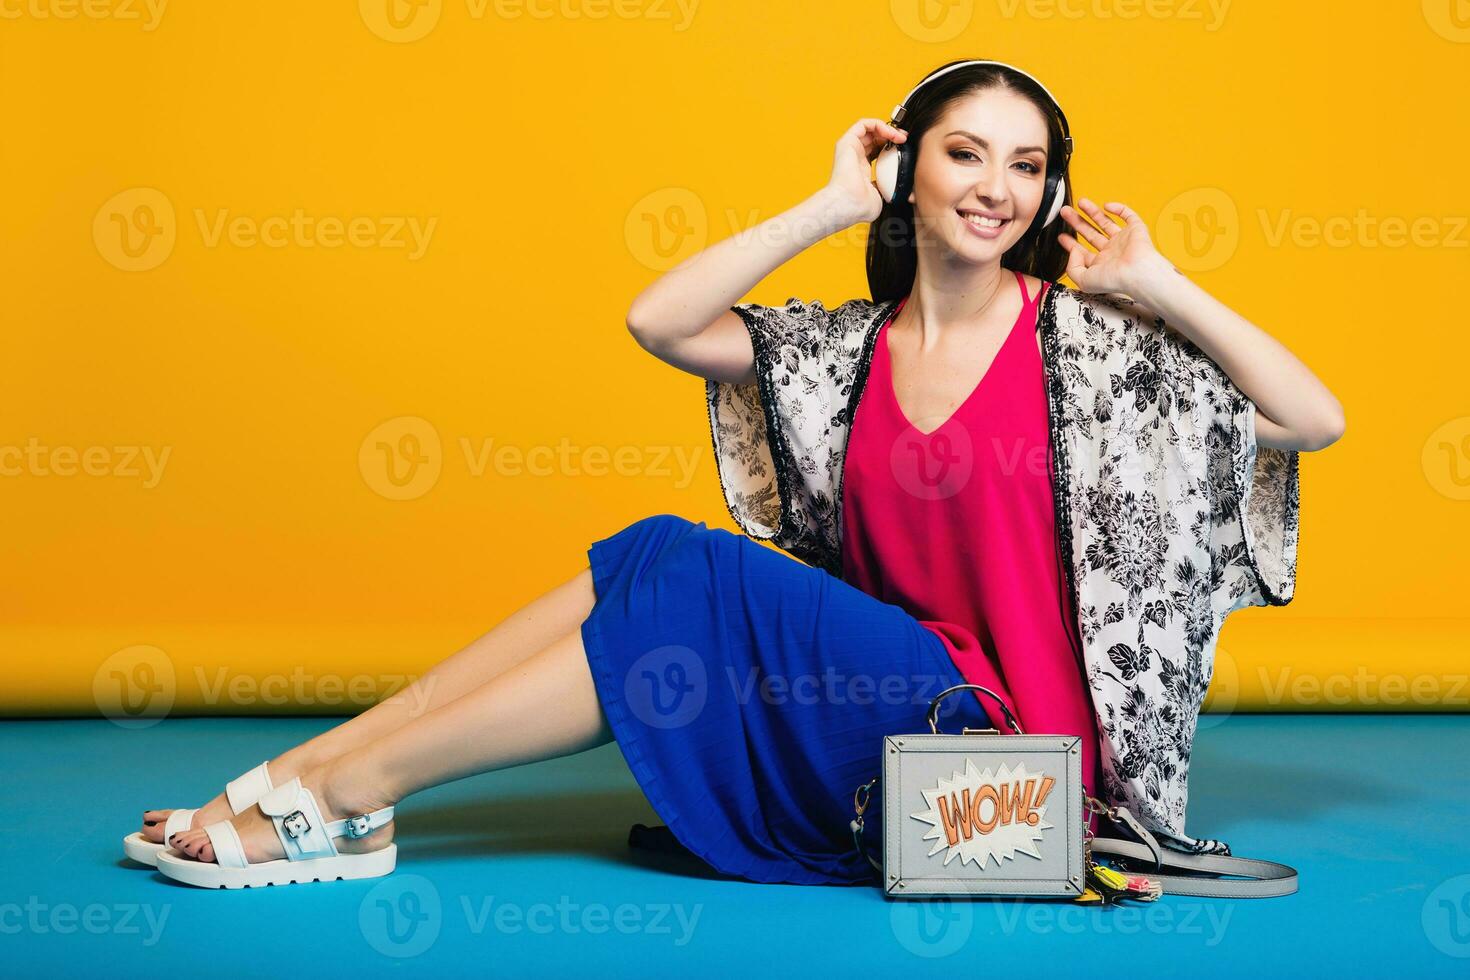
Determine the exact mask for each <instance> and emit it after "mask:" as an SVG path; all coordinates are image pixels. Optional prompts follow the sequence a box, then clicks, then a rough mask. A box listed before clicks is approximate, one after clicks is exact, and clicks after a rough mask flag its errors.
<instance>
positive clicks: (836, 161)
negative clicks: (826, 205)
mask: <svg viewBox="0 0 1470 980" xmlns="http://www.w3.org/2000/svg"><path fill="white" fill-rule="evenodd" d="M906 139H908V133H907V132H905V131H904V130H902V129H898V128H896V127H893V126H890V125H888V123H886V122H884V121H883V120H881V119H859V120H858V121H857V122H855V123H853V125H852V128H851V129H849V130H848V131H847V132H845V133H843V134H842V136H841V138H839V139H838V140H837V149H836V152H835V154H834V155H833V159H832V179H831V180H829V181H828V182H827V189H828V190H829V191H831V192H833V194H834V195H835V197H836V199H837V200H838V201H839V202H840V203H841V205H842V207H843V208H850V211H849V212H848V213H849V214H850V215H851V220H850V221H849V222H848V224H849V225H853V224H857V223H858V222H860V221H863V222H865V221H873V220H875V219H876V218H877V217H878V212H880V211H882V210H883V204H884V201H883V195H882V194H879V193H878V186H877V185H876V184H875V183H873V175H872V171H873V166H872V164H873V161H874V160H875V159H877V157H878V154H879V152H880V151H882V149H883V146H884V144H885V143H887V142H889V141H890V140H892V141H893V142H895V143H902V142H903V141H904V140H906Z"/></svg>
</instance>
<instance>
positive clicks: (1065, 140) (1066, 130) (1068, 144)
mask: <svg viewBox="0 0 1470 980" xmlns="http://www.w3.org/2000/svg"><path fill="white" fill-rule="evenodd" d="M971 65H996V66H998V67H1000V68H1009V69H1010V70H1011V71H1013V72H1015V73H1016V74H1018V75H1021V76H1023V77H1025V78H1028V79H1030V80H1031V81H1032V82H1033V83H1035V85H1036V87H1037V88H1039V89H1041V91H1042V92H1043V93H1044V94H1045V95H1046V98H1047V101H1049V102H1050V103H1051V107H1052V109H1053V111H1055V112H1056V114H1057V119H1058V121H1059V122H1061V124H1062V152H1063V154H1064V155H1065V157H1066V159H1071V157H1072V129H1071V127H1070V126H1068V125H1067V114H1066V113H1065V112H1063V111H1062V104H1061V103H1060V102H1058V101H1057V99H1056V96H1054V95H1052V94H1051V92H1050V91H1048V89H1047V87H1046V86H1045V85H1043V84H1041V80H1040V79H1039V78H1037V77H1036V76H1035V75H1032V74H1031V73H1030V72H1028V71H1025V70H1023V69H1020V68H1017V67H1016V66H1015V65H1010V64H1007V63H1005V62H1004V61H959V62H956V63H955V64H952V65H948V66H946V67H944V68H941V69H939V70H938V71H936V72H934V73H932V74H930V75H927V76H925V77H924V78H923V79H922V80H921V81H920V82H919V84H917V85H915V86H914V87H913V88H911V89H909V94H908V95H905V96H904V97H903V101H902V102H900V103H899V104H898V105H896V106H894V107H893V117H892V118H891V119H889V121H888V124H889V125H890V126H897V125H898V124H899V123H901V122H903V117H904V116H905V115H906V114H907V113H908V103H909V99H912V98H913V97H914V93H915V92H917V91H919V89H921V88H923V87H924V86H925V85H928V84H929V83H930V82H932V81H934V80H935V79H936V78H939V77H940V76H942V75H948V74H949V73H950V72H952V71H957V70H959V69H961V68H968V67H970V66H971Z"/></svg>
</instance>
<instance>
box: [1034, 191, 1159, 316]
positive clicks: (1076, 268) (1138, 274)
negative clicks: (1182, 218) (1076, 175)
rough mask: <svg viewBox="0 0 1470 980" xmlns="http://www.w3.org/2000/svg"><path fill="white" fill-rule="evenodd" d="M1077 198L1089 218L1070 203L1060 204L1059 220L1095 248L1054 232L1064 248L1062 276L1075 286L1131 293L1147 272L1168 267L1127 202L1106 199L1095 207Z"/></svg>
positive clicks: (1090, 291)
mask: <svg viewBox="0 0 1470 980" xmlns="http://www.w3.org/2000/svg"><path fill="white" fill-rule="evenodd" d="M1077 203H1078V204H1079V205H1080V206H1081V208H1082V211H1083V212H1084V213H1085V214H1086V215H1087V217H1088V218H1091V219H1092V222H1088V221H1087V219H1086V218H1084V217H1083V216H1082V215H1081V214H1078V213H1077V211H1076V210H1075V209H1073V208H1072V207H1071V206H1067V207H1064V208H1062V219H1063V220H1065V221H1066V222H1067V224H1068V225H1070V226H1071V227H1072V229H1073V230H1074V231H1076V233H1077V235H1078V236H1079V237H1080V238H1082V239H1083V241H1086V242H1087V244H1088V245H1091V246H1092V248H1093V249H1096V251H1091V250H1089V249H1088V248H1087V246H1086V245H1083V244H1082V243H1081V242H1079V241H1078V240H1077V238H1074V237H1073V236H1071V235H1069V234H1067V233H1066V232H1060V233H1058V235H1057V241H1059V242H1061V243H1062V247H1063V248H1065V249H1066V250H1067V275H1068V277H1069V278H1071V280H1072V281H1073V282H1075V283H1076V284H1077V288H1078V289H1080V290H1082V291H1083V292H1087V293H1123V294H1125V295H1128V296H1134V297H1136V296H1137V291H1138V290H1139V289H1140V287H1141V286H1142V285H1143V283H1145V282H1146V281H1148V278H1149V277H1151V276H1155V275H1157V274H1158V273H1159V271H1160V270H1161V269H1163V270H1170V269H1172V268H1173V266H1172V265H1171V264H1170V263H1169V261H1168V260H1167V259H1165V258H1164V257H1163V256H1162V255H1160V254H1159V251H1158V249H1156V248H1154V243H1153V239H1152V238H1151V237H1149V233H1148V226H1147V225H1145V224H1144V223H1143V219H1142V218H1140V217H1139V216H1138V213H1137V212H1135V211H1134V210H1133V209H1132V208H1130V207H1128V205H1126V204H1119V203H1117V202H1116V201H1110V202H1109V203H1108V204H1107V205H1106V208H1100V207H1098V206H1097V205H1096V204H1094V203H1093V202H1092V201H1090V200H1088V199H1087V198H1085V197H1084V198H1082V199H1081V200H1080V201H1078V202H1077ZM1120 223H1121V227H1120Z"/></svg>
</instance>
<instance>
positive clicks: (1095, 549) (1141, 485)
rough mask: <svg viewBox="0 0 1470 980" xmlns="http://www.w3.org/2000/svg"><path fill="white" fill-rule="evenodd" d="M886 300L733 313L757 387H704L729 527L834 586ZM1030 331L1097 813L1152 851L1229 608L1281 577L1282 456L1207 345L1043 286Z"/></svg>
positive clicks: (1259, 598)
mask: <svg viewBox="0 0 1470 980" xmlns="http://www.w3.org/2000/svg"><path fill="white" fill-rule="evenodd" d="M896 306H897V300H891V301H887V302H883V303H874V302H873V301H871V300H866V299H853V300H848V301H847V302H845V303H842V304H841V305H840V306H838V307H836V308H835V309H831V310H828V309H827V308H825V307H824V306H823V305H822V304H821V303H820V302H811V303H807V302H803V301H802V300H799V299H796V298H794V297H793V298H792V299H790V300H788V301H787V303H786V305H785V306H760V305H757V304H754V303H743V304H740V305H738V306H735V307H732V309H734V310H735V311H736V312H737V313H739V314H740V316H741V317H742V319H743V320H744V321H745V325H746V328H747V330H748V331H749V332H750V337H751V341H752V344H753V345H754V349H755V364H756V375H757V381H756V383H754V384H744V385H742V384H734V383H729V382H716V381H707V382H706V386H705V398H706V403H707V407H708V411H709V421H710V436H711V439H712V441H713V444H714V451H715V459H716V464H717V468H718V473H719V478H720V487H721V489H722V491H723V493H724V496H725V502H726V505H727V506H728V507H729V509H730V513H731V515H732V516H733V517H734V519H735V523H736V524H737V525H739V527H740V529H741V530H742V531H744V532H745V533H746V534H747V535H749V536H750V537H752V538H756V539H758V540H762V541H770V542H771V543H773V544H775V545H777V546H779V547H781V548H784V549H785V550H786V551H788V552H790V553H791V554H792V555H794V556H795V557H797V558H799V559H801V560H802V561H804V562H806V563H807V564H809V565H813V566H816V567H818V568H821V569H824V570H825V571H827V572H829V573H830V574H832V575H834V576H837V577H839V578H840V577H841V574H842V572H841V569H842V564H841V553H842V552H841V534H842V524H843V522H842V520H841V515H842V471H843V469H842V464H843V458H844V452H845V450H846V447H847V440H848V433H849V429H850V426H851V423H852V419H853V415H854V412H855V411H856V409H857V405H858V399H859V398H860V397H861V395H862V391H863V385H864V383H865V381H866V380H867V374H868V368H869V364H870V363H871V360H872V355H873V344H874V341H875V340H876V338H877V335H878V329H879V327H880V326H881V325H882V324H883V322H884V321H885V320H886V319H887V318H888V315H889V314H890V313H891V312H892V311H893V309H894V308H895V307H896ZM1038 328H1039V330H1040V334H1041V346H1042V353H1043V357H1042V360H1043V363H1044V365H1045V371H1046V389H1047V402H1048V412H1049V419H1050V426H1049V427H1050V431H1051V443H1052V451H1053V455H1054V457H1055V460H1056V470H1055V473H1054V476H1053V480H1052V484H1053V498H1054V501H1055V506H1056V525H1057V531H1058V534H1059V537H1060V539H1061V549H1062V554H1063V555H1064V556H1068V560H1067V562H1066V563H1065V564H1066V566H1067V588H1068V589H1069V590H1070V592H1071V596H1072V602H1073V606H1072V608H1074V609H1076V610H1077V611H1078V620H1079V622H1078V626H1079V632H1080V634H1081V636H1082V638H1083V644H1082V645H1083V654H1084V661H1085V670H1086V674H1087V683H1088V686H1089V688H1090V689H1091V693H1092V703H1093V708H1094V710H1095V711H1096V713H1097V718H1098V724H1099V731H1100V733H1101V735H1102V738H1101V743H1102V744H1101V765H1102V772H1103V782H1102V787H1101V791H1100V792H1101V795H1102V796H1103V798H1104V800H1105V802H1108V803H1110V804H1123V805H1126V806H1127V807H1128V809H1129V810H1130V811H1131V812H1132V813H1133V814H1134V815H1135V816H1137V817H1138V818H1139V820H1140V821H1141V822H1142V823H1143V825H1144V826H1145V827H1147V828H1148V829H1149V830H1150V831H1152V832H1153V833H1154V834H1155V835H1156V836H1157V837H1158V838H1159V840H1160V843H1162V844H1166V845H1167V846H1171V847H1174V848H1176V849H1178V850H1184V851H1189V852H1192V853H1204V854H1229V853H1230V849H1229V845H1227V844H1226V843H1224V842H1223V841H1219V840H1211V839H1196V838H1193V837H1190V836H1189V835H1188V834H1186V833H1185V829H1184V816H1185V814H1184V811H1185V802H1186V800H1187V797H1188V775H1189V755H1190V748H1191V745H1192V744H1193V741H1194V732H1195V725H1196V722H1197V720H1198V715H1199V708H1200V703H1201V702H1202V701H1203V700H1204V696H1205V690H1206V688H1208V687H1209V683H1210V677H1211V675H1212V674H1213V671H1214V654H1215V642H1216V639H1217V637H1218V634H1219V630H1220V627H1221V625H1222V624H1223V623H1224V620H1225V617H1226V616H1227V615H1229V614H1230V613H1231V612H1233V611H1234V610H1236V609H1241V608H1243V607H1245V606H1258V605H1274V606H1284V605H1286V604H1287V603H1288V602H1290V601H1291V598H1292V593H1293V591H1294V589H1295V585H1296V546H1297V515H1298V474H1297V453H1296V452H1295V451H1287V450H1280V449H1272V448H1265V447H1258V446H1257V444H1256V436H1255V410H1256V407H1255V404H1254V403H1253V402H1252V401H1251V400H1250V399H1249V398H1248V397H1246V396H1245V395H1244V394H1243V393H1242V392H1241V391H1240V389H1239V388H1237V387H1236V386H1235V384H1234V383H1233V382H1232V381H1231V379H1230V377H1229V376H1228V375H1227V374H1226V373H1225V372H1224V371H1223V370H1221V369H1220V368H1219V367H1218V366H1217V365H1216V364H1215V363H1214V362H1213V361H1212V360H1210V359H1209V357H1208V356H1207V355H1205V353H1204V352H1203V351H1201V350H1200V349H1199V348H1198V347H1197V346H1195V345H1194V344H1193V343H1192V342H1190V341H1189V340H1188V339H1187V338H1186V337H1184V336H1183V335H1182V334H1180V333H1178V332H1177V331H1174V330H1171V329H1169V328H1167V327H1166V326H1165V325H1164V322H1163V320H1162V319H1160V318H1157V317H1154V316H1152V315H1151V314H1149V313H1148V312H1147V311H1145V310H1143V309H1142V308H1141V307H1139V306H1137V305H1136V304H1134V303H1132V302H1131V301H1129V300H1127V299H1125V298H1123V297H1118V296H1103V295H1092V294H1088V293H1083V292H1080V291H1078V290H1074V289H1068V288H1065V287H1062V286H1058V285H1056V284H1053V285H1052V286H1051V287H1050V288H1049V289H1048V290H1047V294H1046V297H1045V299H1044V300H1043V303H1042V307H1041V312H1040V314H1039V324H1038Z"/></svg>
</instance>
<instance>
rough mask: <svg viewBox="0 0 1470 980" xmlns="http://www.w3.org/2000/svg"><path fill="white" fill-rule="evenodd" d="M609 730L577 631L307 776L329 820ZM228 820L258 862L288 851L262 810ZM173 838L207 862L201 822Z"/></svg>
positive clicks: (359, 844) (577, 744)
mask: <svg viewBox="0 0 1470 980" xmlns="http://www.w3.org/2000/svg"><path fill="white" fill-rule="evenodd" d="M611 738H612V733H611V731H610V730H609V729H608V726H607V719H606V717H605V716H604V715H603V713H602V706H601V703H600V702H599V700H598V698H597V690H596V687H595V686H594V685H593V682H592V672H591V669H590V667H589V665H588V663H587V654H586V651H585V649H584V648H583V646H582V635H581V631H580V629H575V630H572V631H570V632H568V633H567V634H566V635H565V636H563V637H561V638H560V639H558V640H556V641H555V642H554V643H552V644H551V645H550V646H548V647H547V648H546V649H545V650H542V651H541V652H540V653H538V654H536V655H535V656H533V657H531V658H530V659H528V660H525V661H524V662H522V663H520V664H518V665H517V666H515V667H512V668H510V669H509V670H507V671H505V672H504V673H502V674H500V675H498V676H496V677H494V678H492V679H491V680H489V681H486V682H485V683H484V684H482V685H480V686H479V687H477V688H475V689H474V690H473V691H471V692H469V693H468V694H465V695H464V696H462V697H460V698H458V699H456V700H454V701H451V702H449V703H448V704H445V705H443V706H441V707H438V708H436V709H434V710H433V711H430V712H428V713H427V714H425V715H422V716H420V717H417V718H413V719H411V720H409V721H407V722H405V723H404V724H403V725H401V726H399V727H398V728H397V729H395V730H393V731H391V732H388V733H386V734H384V735H383V736H381V737H379V738H377V739H374V740H373V741H371V742H369V743H367V744H365V745H361V746H357V747H354V748H350V749H348V750H347V751H346V752H343V753H342V754H340V755H338V756H336V757H335V758H332V759H330V760H328V761H326V762H325V763H323V764H321V765H319V766H317V767H315V768H313V769H311V770H310V771H309V772H306V773H304V774H303V775H302V777H301V781H302V784H303V785H304V786H305V787H306V788H307V789H309V790H311V791H312V793H313V795H315V797H316V799H317V801H318V803H319V804H320V805H321V807H322V814H323V816H324V817H325V818H326V819H327V820H340V819H342V818H344V817H349V816H354V815H356V814H360V813H367V812H370V811H372V810H376V809H378V808H380V807H384V806H390V805H396V804H397V803H398V802H399V801H400V800H402V799H403V798H404V797H406V796H408V795H410V794H412V793H416V792H418V791H419V790H422V789H427V788H428V787H431V786H437V785H439V784H441V783H447V782H451V781H453V780H456V779H463V778H464V777H466V776H472V775H475V774H477V773H482V772H489V771H491V770H495V769H505V768H508V767H510V766H517V765H522V764H525V763H528V762H537V761H540V760H542V759H551V758H556V757H558V756H563V755H570V754H572V753H575V752H581V751H583V750H584V749H590V748H593V747H595V746H598V745H602V744H604V743H606V742H608V741H610V740H611ZM232 822H233V823H234V825H235V829H236V831H238V832H239V834H240V839H241V841H242V842H243V843H244V845H245V853H246V855H247V856H248V858H249V859H250V860H251V861H252V862H259V861H266V860H272V859H278V858H281V857H283V856H284V851H283V850H282V849H281V845H280V841H279V840H278V839H277V838H276V835H275V831H274V829H273V828H272V827H271V824H270V821H269V820H267V819H266V818H265V817H264V816H263V815H262V814H261V813H260V811H259V810H258V809H256V808H251V809H249V810H247V811H245V812H244V813H242V814H240V815H239V816H237V817H234V818H233V820H232ZM392 836H393V827H392V824H391V823H390V824H388V825H387V826H385V827H383V828H382V829H380V830H378V831H375V832H374V833H372V834H370V835H368V836H367V837H364V838H362V839H360V840H345V839H344V840H341V841H339V842H338V846H339V848H340V849H341V850H342V851H343V852H352V851H371V850H376V849H378V848H380V847H386V846H387V845H388V843H389V842H390V841H391V840H392ZM172 843H173V846H174V847H176V848H178V849H179V850H180V851H182V852H183V853H185V854H187V855H189V856H190V857H194V858H196V859H198V860H202V861H212V860H214V850H213V848H212V847H211V846H210V844H209V838H208V837H207V836H206V835H205V833H204V831H203V830H202V829H197V828H196V829H192V830H186V831H184V832H183V833H180V834H176V835H175V836H174V837H173V839H172Z"/></svg>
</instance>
